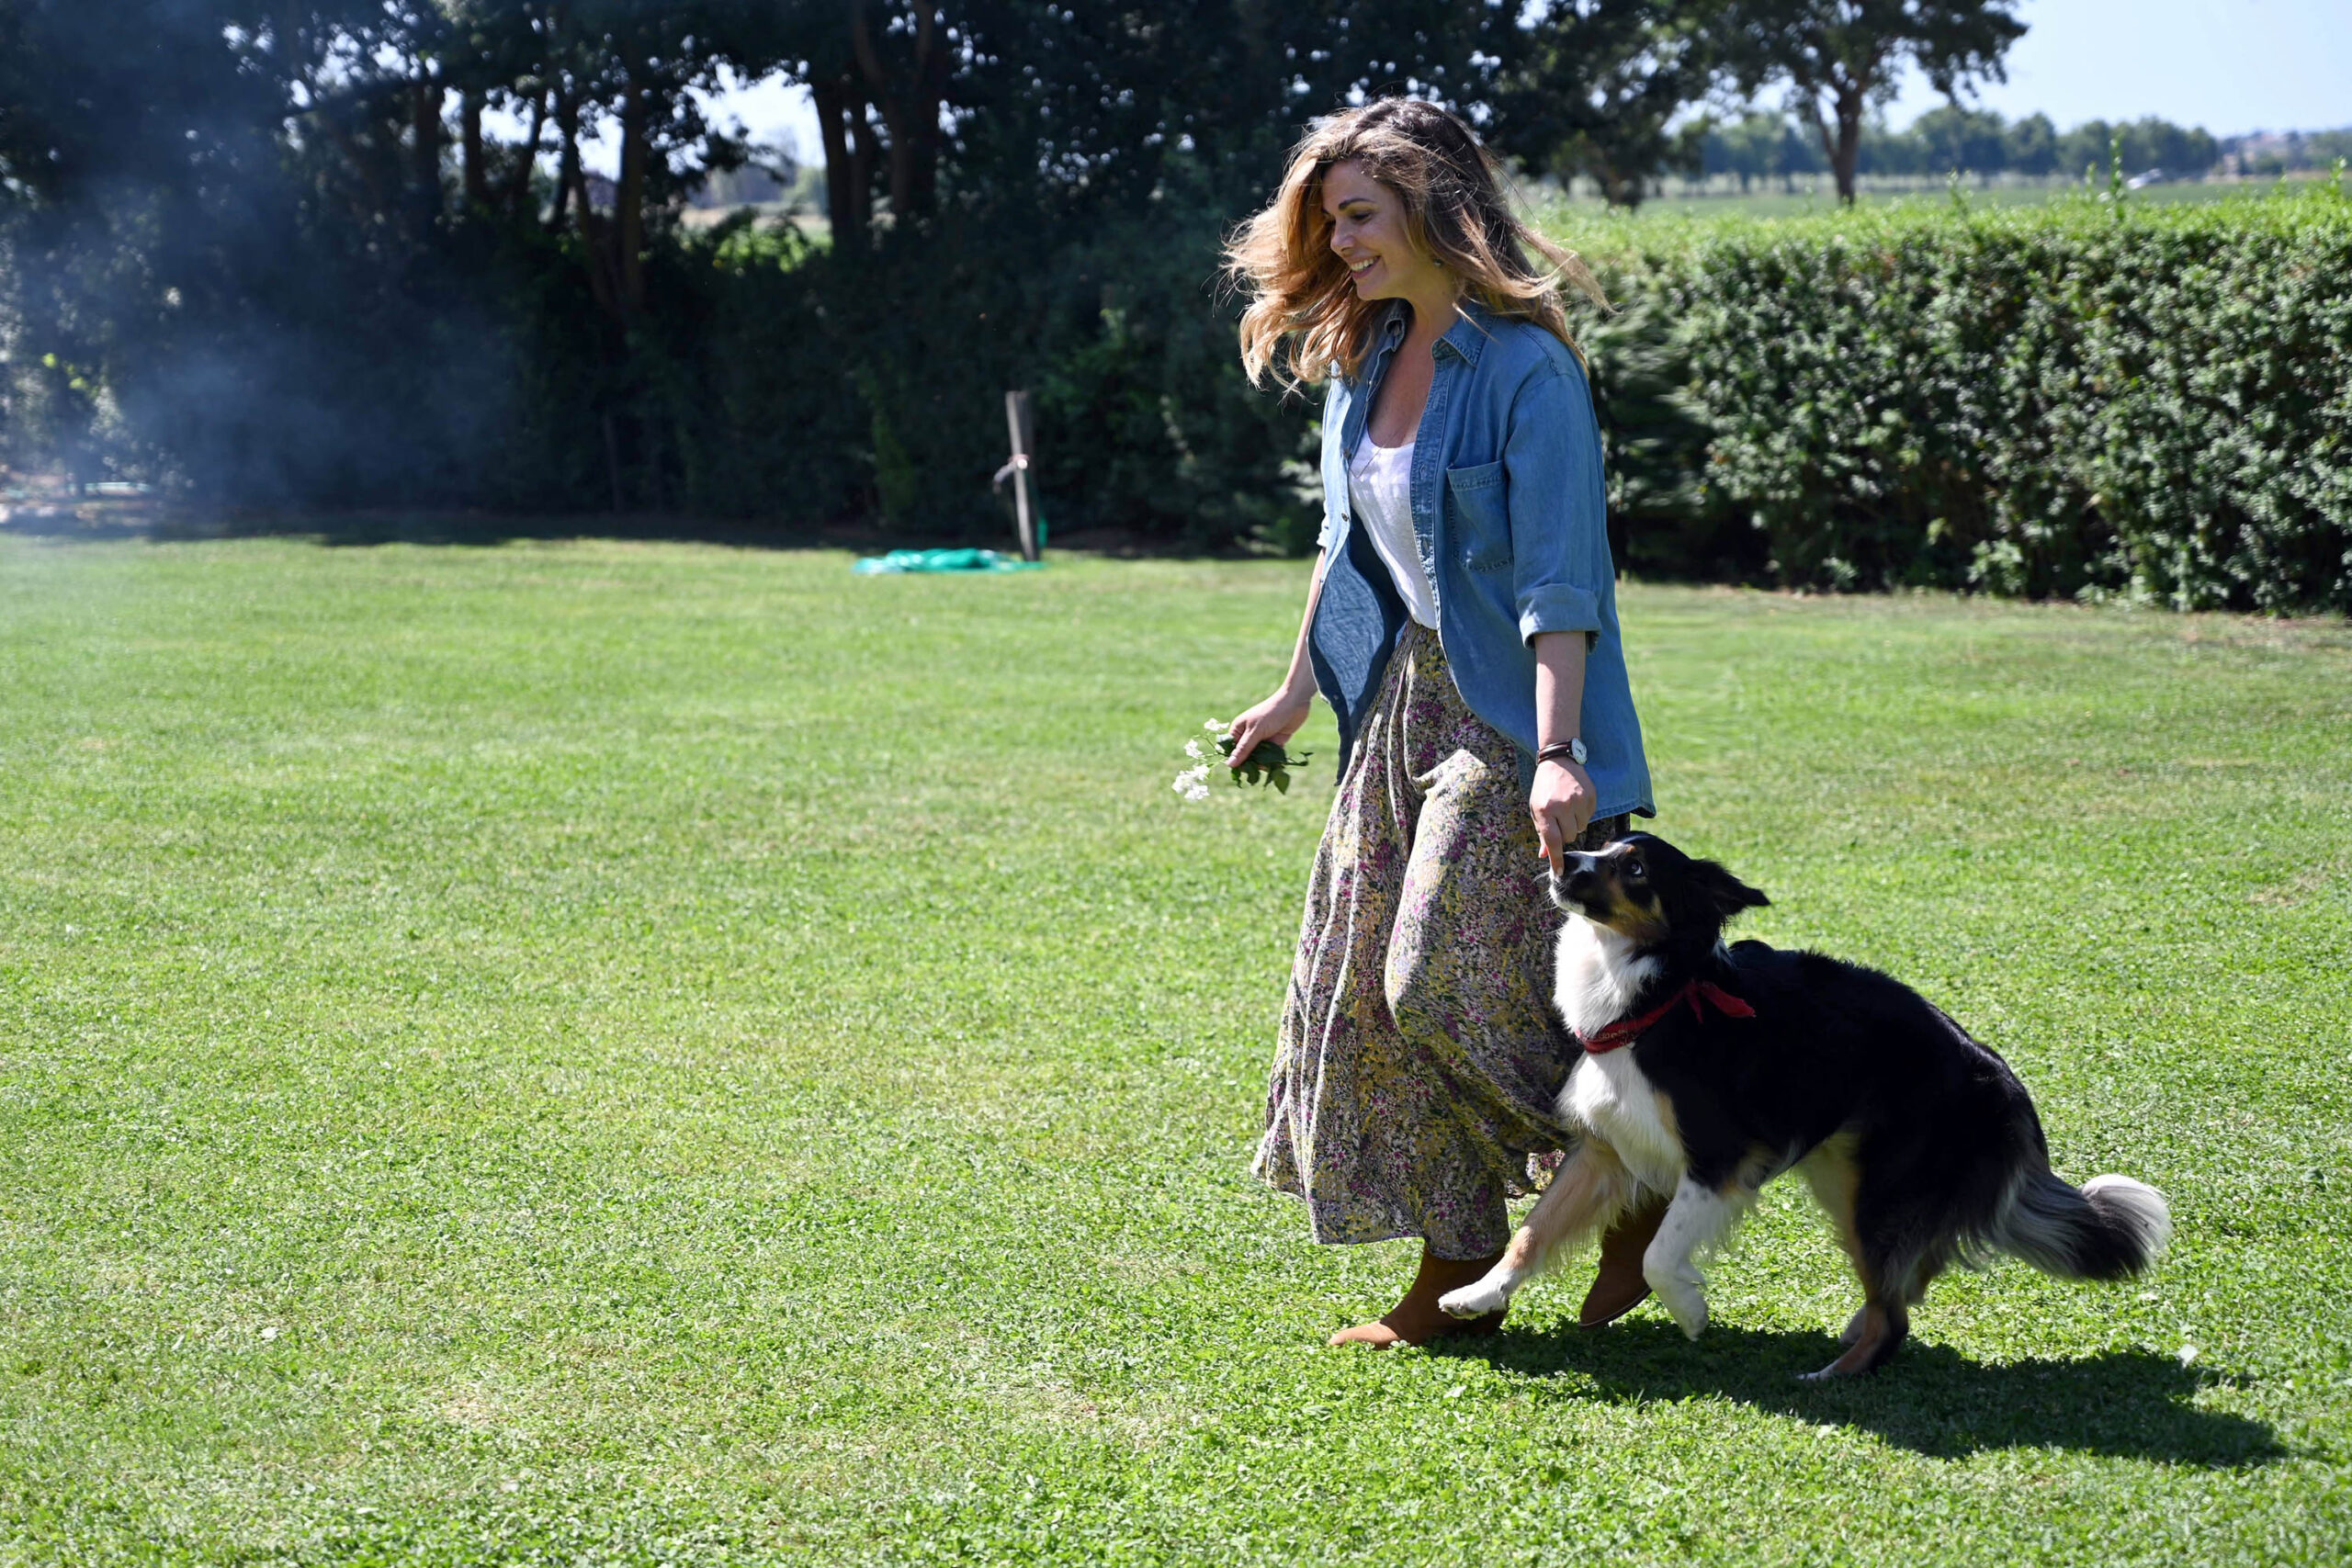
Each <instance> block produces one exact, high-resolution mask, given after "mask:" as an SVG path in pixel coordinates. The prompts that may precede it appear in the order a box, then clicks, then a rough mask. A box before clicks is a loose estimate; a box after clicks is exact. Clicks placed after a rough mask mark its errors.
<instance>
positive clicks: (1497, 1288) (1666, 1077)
mask: <svg viewBox="0 0 2352 1568" xmlns="http://www.w3.org/2000/svg"><path fill="white" fill-rule="evenodd" d="M1566 866H1567V869H1566V871H1565V872H1564V873H1563V874H1559V875H1557V876H1555V878H1554V879H1553V883H1552V898H1553V901H1554V902H1555V903H1556V904H1558V905H1559V906H1560V907H1561V908H1563V909H1565V910H1566V911H1567V912H1568V922H1567V926H1566V929H1565V930H1564V931H1562V932H1561V934H1560V947H1559V966H1558V987H1557V990H1556V992H1555V999H1556V1000H1557V1002H1558V1004H1559V1009H1560V1012H1561V1015H1562V1016H1563V1017H1564V1018H1565V1019H1566V1021H1567V1024H1568V1027H1569V1028H1570V1029H1571V1030H1573V1031H1574V1032H1575V1033H1576V1035H1577V1039H1578V1040H1579V1041H1580V1042H1581V1043H1583V1045H1584V1049H1585V1055H1583V1057H1582V1058H1580V1059H1579V1060H1578V1061H1577V1066H1576V1070H1575V1071H1574V1072H1572V1073H1571V1074H1570V1075H1569V1077H1568V1081H1567V1085H1566V1088H1564V1089H1562V1090H1561V1091H1560V1101H1559V1110H1560V1115H1561V1118H1562V1120H1564V1121H1566V1122H1569V1123H1570V1124H1571V1125H1573V1126H1575V1127H1577V1129H1579V1130H1580V1131H1581V1132H1582V1134H1584V1135H1583V1137H1582V1139H1581V1140H1580V1141H1579V1143H1578V1145H1577V1149H1576V1152H1575V1153H1574V1154H1573V1155H1572V1156H1570V1157H1569V1159H1568V1161H1567V1162H1566V1164H1565V1165H1563V1166H1562V1167H1561V1168H1560V1169H1559V1171H1558V1172H1557V1173H1556V1174H1555V1176H1554V1177H1553V1179H1552V1182H1551V1185H1550V1186H1549V1187H1547V1188H1546V1189H1545V1190H1544V1196H1543V1198H1542V1199H1541V1200H1540V1201H1538V1202H1537V1203H1536V1205H1535V1207H1534V1209H1533V1210H1532V1212H1531V1213H1529V1214H1528V1216H1527V1223H1526V1224H1524V1225H1522V1226H1521V1227H1520V1230H1519V1234H1518V1235H1515V1236H1513V1237H1512V1238H1511V1242H1510V1249H1509V1250H1508V1251H1506V1252H1505V1253H1504V1254H1503V1258H1502V1261H1501V1262H1499V1263H1498V1264H1496V1265H1495V1267H1494V1268H1493V1269H1491V1270H1489V1271H1488V1272H1487V1275H1486V1277H1485V1278H1483V1279H1481V1280H1478V1281H1477V1282H1476V1283H1475V1284H1471V1285H1467V1286H1464V1288H1462V1289H1461V1290H1458V1291H1454V1292H1451V1293H1449V1294H1447V1295H1446V1296H1445V1297H1444V1298H1443V1299H1442V1302H1441V1303H1440V1304H1441V1305H1442V1306H1443V1307H1444V1309H1445V1310H1446V1311H1447V1312H1449V1313H1452V1314H1454V1315H1456V1316H1459V1317H1476V1316H1479V1315H1481V1314H1486V1313H1490V1312H1495V1311H1498V1309H1500V1308H1501V1307H1502V1306H1503V1305H1504V1303H1507V1302H1509V1301H1510V1297H1511V1293H1512V1292H1514V1291H1516V1290H1518V1289H1519V1287H1520V1286H1521V1284H1522V1283H1524V1282H1525V1281H1526V1280H1527V1279H1528V1278H1529V1277H1530V1276H1531V1275H1532V1274H1534V1273H1535V1272H1536V1271H1537V1270H1538V1269H1541V1268H1543V1267H1544V1263H1545V1261H1546V1260H1547V1259H1548V1258H1551V1257H1553V1256H1554V1255H1555V1254H1556V1253H1558V1252H1560V1251H1561V1249H1563V1248H1566V1247H1573V1246H1575V1245H1576V1244H1578V1243H1581V1242H1582V1241H1584V1240H1586V1239H1587V1238H1589V1237H1590V1236H1592V1235H1597V1234H1599V1233H1600V1231H1602V1230H1604V1229H1606V1228H1607V1226H1608V1225H1609V1224H1610V1223H1611V1221H1613V1220H1614V1219H1615V1218H1616V1217H1617V1215H1618V1214H1619V1213H1621V1212H1622V1211H1623V1209H1624V1208H1625V1207H1626V1206H1627V1205H1628V1204H1629V1203H1630V1202H1632V1201H1634V1199H1635V1198H1636V1197H1637V1196H1639V1194H1640V1193H1641V1192H1642V1191H1643V1190H1649V1191H1653V1192H1658V1193H1665V1194H1671V1196H1672V1200H1673V1201H1672V1202H1671V1203H1670V1204H1669V1205H1668V1209H1667V1212H1666V1218H1665V1220H1664V1221H1663V1222H1662V1223H1661V1224H1659V1226H1658V1231H1657V1239H1655V1240H1654V1241H1652V1242H1651V1243H1650V1246H1649V1250H1648V1251H1647V1252H1646V1253H1645V1255H1644V1256H1643V1259H1642V1273H1643V1276H1644V1277H1645V1279H1646V1280H1648V1281H1649V1284H1650V1288H1651V1289H1652V1290H1654V1291H1656V1292H1657V1294H1658V1297H1659V1299H1660V1300H1661V1301H1663V1302H1664V1303H1666V1308H1667V1310H1668V1312H1670V1313H1671V1314H1674V1321H1675V1322H1676V1323H1677V1324H1678V1325H1680V1327H1681V1329H1682V1331H1683V1333H1685V1334H1687V1335H1689V1336H1690V1337H1692V1338H1694V1339H1695V1338H1697V1337H1699V1333H1700V1331H1701V1330H1702V1329H1703V1328H1705V1327H1706V1325H1707V1302H1706V1297H1705V1296H1704V1295H1703V1294H1702V1286H1703V1284H1704V1280H1702V1278H1701V1277H1700V1274H1699V1270H1698V1268H1697V1266H1696V1264H1695V1262H1694V1261H1693V1259H1694V1258H1695V1257H1696V1255H1697V1254H1698V1253H1699V1252H1700V1251H1701V1250H1702V1248H1706V1247H1712V1246H1713V1245H1714V1244H1716V1243H1717V1242H1719V1241H1721V1240H1722V1239H1723V1238H1724V1236H1725V1235H1728V1234H1729V1233H1730V1231H1731V1229H1732V1227H1733V1226H1734V1225H1735V1224H1737V1223H1738V1222H1739V1220H1740V1218H1741V1216H1742V1215H1743V1214H1745V1213H1747V1209H1748V1207H1749V1206H1750V1205H1751V1204H1752V1203H1753V1202H1754V1201H1755V1199H1756V1194H1757V1191H1758V1189H1760V1188H1761V1187H1762V1186H1763V1185H1764V1184H1765V1183H1766V1182H1768V1181H1770V1180H1771V1179H1773V1178H1774V1177H1776V1176H1779V1175H1781V1173H1782V1172H1783V1171H1786V1170H1789V1169H1791V1168H1794V1169H1796V1170H1798V1171H1800V1172H1801V1173H1803V1175H1804V1179H1805V1180H1806V1182H1807V1184H1808V1185H1810V1186H1811V1188H1812V1189H1813V1195H1814V1198H1815V1200H1816V1201H1818V1202H1819V1203H1820V1204H1821V1206H1822V1208H1823V1209H1825V1210H1826V1211H1827V1212H1828V1214H1829V1218H1830V1221H1831V1223H1832V1224H1834V1225H1835V1226H1836V1227H1837V1231H1838V1239H1839V1241H1840V1242H1841V1243H1842V1244H1843V1245H1844V1247H1845V1249H1846V1254H1847V1256H1848V1257H1849V1258H1851V1259H1852V1260H1853V1265H1854V1272H1855V1273H1856V1274H1858V1275H1860V1277H1861V1283H1862V1307H1861V1310H1860V1311H1859V1312H1857V1313H1856V1314H1854V1317H1853V1320H1852V1321H1851V1322H1850V1323H1849V1324H1848V1325H1847V1326H1846V1332H1845V1335H1844V1337H1843V1338H1842V1340H1841V1343H1843V1344H1844V1345H1845V1347H1846V1349H1845V1353H1844V1354H1842V1355H1840V1356H1839V1357H1838V1359H1836V1360H1835V1361H1833V1362H1831V1363H1830V1364H1829V1365H1828V1366H1826V1367H1825V1368H1823V1369H1822V1370H1821V1371H1818V1372H1815V1373H1812V1374H1810V1375H1811V1376H1813V1377H1816V1378H1821V1377H1838V1376H1845V1375H1849V1374H1852V1373H1860V1372H1868V1371H1874V1370H1876V1369H1877V1368H1878V1367H1880V1366H1881V1365H1883V1363H1884V1362H1885V1361H1886V1359H1888V1358H1889V1357H1890V1356H1892V1355H1894V1352H1895V1349H1896V1348H1897V1347H1899V1346H1900V1345H1901V1344H1902V1343H1903V1339H1904V1337H1905V1334H1907V1333H1908V1332H1909V1326H1910V1309H1911V1307H1912V1306H1913V1305H1914V1304H1915V1303H1917V1301H1918V1300H1919V1298H1920V1296H1921V1295H1922V1294H1924V1293H1925V1292H1926V1291H1927V1288H1928V1282H1929V1281H1931V1280H1934V1279H1935V1277H1936V1276H1937V1275H1938V1274H1939V1273H1940V1272H1942V1271H1943V1270H1944V1269H1946V1268H1948V1267H1950V1266H1951V1265H1952V1264H1954V1263H1959V1264H1962V1265H1968V1266H1973V1265H1974V1264H1977V1263H1979V1262H1981V1261H1983V1260H1985V1258H1989V1257H1990V1256H1991V1255H1993V1254H1996V1253H2007V1254H2009V1255H2011V1256H2013V1257H2016V1258H2022V1259H2024V1260H2025V1261H2026V1262H2028V1263H2030V1264H2031V1265H2033V1267H2035V1268H2037V1269H2041V1270H2042V1271H2043V1272H2044V1273H2047V1274H2052V1275H2056V1276H2059V1277H2061V1278H2066V1279H2089V1280H2112V1279H2120V1278H2121V1277H2123V1276H2125V1275H2129V1274H2135V1273H2137V1272H2139V1271H2140V1270H2141V1269H2144V1268H2146V1267H2147V1266H2148V1264H2149V1263H2150V1262H2151V1261H2152V1260H2153V1259H2154V1258H2155V1256H2156V1254H2157V1253H2158V1252H2159V1251H2160V1250H2162V1248H2163V1247H2164V1244H2165V1239H2166V1237H2167V1236H2168V1235H2170V1233H2171V1228H2172V1222H2171V1216H2170V1214H2169V1213H2168V1212H2167V1210H2166V1209H2165V1201H2164V1198H2163V1196H2162V1194H2160V1193H2158V1192H2157V1191H2156V1190H2155V1189H2154V1188H2152V1187H2148V1186H2145V1185H2143V1183H2140V1182H2137V1181H2133V1180H2131V1179H2130V1178H2128V1177H2122V1176H2100V1177H2094V1178H2093V1179H2091V1180H2090V1181H2088V1182H2087V1183H2086V1184H2085V1185H2084V1186H2083V1187H2081V1188H2080V1189H2076V1188H2074V1187H2070V1186H2068V1185H2067V1184H2066V1183H2065V1182H2064V1181H2063V1180H2061V1179H2059V1178H2057V1177H2056V1176H2053V1175H2052V1174H2051V1170H2050V1151H2049V1146H2048V1145H2047V1144H2045V1143H2044V1142H2043V1140H2042V1135H2041V1119H2040V1118H2039V1117H2037V1116H2036V1115H2035V1114H2034V1110H2033V1101H2032V1100H2031V1099H2030V1098H2029V1097H2028V1096H2027V1094H2026V1091H2025V1086H2024V1085H2023V1084H2021V1083H2019V1082H2018V1079H2017V1075H2016V1074H2014V1073H2012V1072H2011V1071H2009V1067H2008V1064H2007V1063H2006V1062H2004V1061H2002V1060H2001V1058H2000V1057H1999V1056H1998V1055H1996V1054H1995V1053H1994V1052H1993V1051H1992V1049H1991V1048H1990V1047H1988V1046H1986V1045H1985V1044H1983V1043H1980V1042H1978V1041H1976V1040H1974V1039H1973V1038H1971V1037H1970V1035H1969V1033H1968V1032H1967V1031H1966V1030H1964V1029H1962V1028H1961V1027H1960V1025H1958V1024H1957V1023H1954V1022H1953V1021H1951V1019H1949V1018H1947V1017H1946V1016H1944V1014H1943V1013H1942V1012H1940V1011H1939V1010H1937V1009H1936V1008H1935V1007H1934V1006H1932V1005H1931V1004H1929V1003H1928V1001H1927V1000H1926V998H1922V997H1921V996H1920V995H1919V994H1918V993H1917V991H1914V990H1912V989H1911V988H1910V987H1907V986H1905V985H1903V984H1902V983H1900V982H1899V981H1896V980H1894V979H1892V978H1890V977H1889V976H1884V975H1882V974H1880V973H1878V972H1877V971H1876V970H1872V969H1865V968H1863V967H1861V966H1860V964H1847V963H1843V962H1841V961H1839V960H1838V959H1835V958H1828V957H1825V956H1823V955H1822V954H1820V953H1786V952H1781V951H1780V950H1778V949H1775V948H1772V947H1769V946H1767V945H1766V944H1764V943H1763V942H1740V943H1738V944H1736V946H1731V947H1725V946H1724V943H1723V940H1722V932H1723V928H1724V922H1725V921H1726V920H1728V919H1731V918H1732V917H1733V916H1734V915H1736V914H1738V913H1739V912H1740V911H1741V910H1742V909H1747V908H1759V907H1761V906H1763V905H1765V904H1766V903H1768V902H1769V900H1768V899H1766V898H1765V897H1764V895H1763V894H1761V893H1758V891H1756V889H1754V888H1753V887H1750V886H1747V884H1745V883H1743V882H1741V881H1740V880H1739V879H1738V878H1736V877H1735V876H1733V875H1732V874H1730V873H1729V872H1727V871H1725V870H1724V868H1723V867H1722V866H1720V865H1717V864H1715V863H1713V861H1702V860H1693V859H1691V857H1690V856H1688V855H1686V854H1684V853H1682V852H1681V851H1679V850H1678V849H1676V848H1675V847H1674V846H1673V845H1671V844H1669V843H1668V842H1667V841H1666V840H1663V839H1659V838H1657V837H1654V836H1653V835H1651V834H1648V833H1633V834H1629V835H1627V836H1626V837H1624V838H1622V839H1619V840H1616V841H1615V842H1614V843H1611V845H1610V846H1609V847H1608V848H1606V849H1604V850H1601V851H1600V852H1596V853H1590V854H1571V855H1569V856H1568V857H1567V861H1566Z"/></svg>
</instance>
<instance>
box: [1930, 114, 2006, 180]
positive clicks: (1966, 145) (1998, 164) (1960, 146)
mask: <svg viewBox="0 0 2352 1568" xmlns="http://www.w3.org/2000/svg"><path fill="white" fill-rule="evenodd" d="M2004 130H2007V126H2006V125H2004V124H2003V122H2002V119H2001V117H2000V116H1999V115H1997V114H1996V113H1994V112H1992V111H1991V110H1989V109H1967V108H1962V107H1960V106H1958V105H1957V104H1944V105H1941V106H1939V107H1936V108H1932V109H1929V110H1928V112H1927V113H1925V114H1923V115H1921V116H1920V117H1919V118H1917V120H1914V121H1913V122H1912V125H1911V136H1912V139H1913V140H1915V141H1917V142H1918V143H1919V151H1920V154H1921V158H1922V160H1923V162H1924V164H1925V168H1924V170H1923V171H1922V172H1924V173H1926V174H1929V175H1946V174H1951V173H1953V172H1954V171H1960V172H1963V173H1967V174H1972V175H1979V176H1984V175H1996V174H1998V173H2000V171H2001V170H2002V169H2003V168H2004V167H2006V166H2007V160H2008V149H2007V146H2006V145H2005V144H2004V141H2003V137H2002V132H2003V131H2004Z"/></svg>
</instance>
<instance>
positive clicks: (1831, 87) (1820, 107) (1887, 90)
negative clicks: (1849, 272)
mask: <svg viewBox="0 0 2352 1568" xmlns="http://www.w3.org/2000/svg"><path fill="white" fill-rule="evenodd" d="M2016 4H2017V0H1727V3H1726V4H1725V6H1724V15H1723V17H1722V18H1721V20H1720V22H1719V23H1718V24H1717V27H1718V36H1719V38H1720V41H1721V44H1722V47H1723V49H1724V54H1725V57H1726V60H1727V62H1728V63H1729V65H1730V67H1731V70H1732V73H1733V74H1734V76H1735V78H1736V80H1737V82H1738V84H1739V86H1740V89H1741V90H1742V91H1743V92H1748V93H1753V92H1755V91H1756V90H1758V88H1760V87H1762V86H1764V85H1766V84H1768V83H1771V82H1781V83H1784V84H1786V85H1787V86H1788V89H1789V94H1790V97H1791V99H1792V106H1793V107H1794V108H1795V109H1796V111H1797V112H1798V113H1799V114H1800V115H1802V116H1804V118H1807V119H1808V120H1810V121H1811V122H1812V124H1813V127H1814V131H1815V135H1816V136H1817V137H1819V139H1820V141H1821V147H1822V152H1824V153H1825V154H1826V156H1827V157H1828V160H1829V166H1830V168H1831V170H1832V171H1833V172H1834V173H1835V174H1836V175H1837V178H1838V199H1839V200H1840V201H1844V202H1847V203H1849V204H1850V203H1851V202H1852V201H1853V199H1854V171H1855V165H1856V163H1857V161H1858V159H1859V156H1860V150H1861V139H1862V121H1863V118H1864V117H1865V115H1866V114H1867V113H1868V111H1869V110H1870V108H1871V107H1872V106H1873V105H1879V104H1883V103H1885V102H1887V101H1888V100H1889V99H1890V98H1892V97H1893V96H1894V90H1895V86H1896V77H1897V73H1898V72H1899V71H1900V68H1901V67H1902V65H1903V64H1904V62H1906V61H1908V62H1912V63H1915V64H1917V66H1918V67H1919V68H1920V70H1922V71H1924V72H1926V73H1927V76H1928V81H1930V82H1931V83H1933V84H1934V85H1935V86H1936V89H1937V90H1938V91H1939V92H1940V93H1942V94H1943V95H1944V96H1946V97H1947V98H1950V99H1951V100H1952V102H1953V103H1954V104H1957V103H1958V102H1959V98H1960V94H1961V93H1962V91H1963V90H1965V89H1966V88H1968V87H1969V86H1971V85H1973V83H1974V82H1976V81H1978V80H1982V79H1986V78H1989V79H1991V80H1993V81H1996V82H1998V81H2006V80H2007V73H2006V72H2005V70H2004V69H2003V66H2002V63H2001V57H2002V55H2003V54H2005V53H2006V52H2007V50H2008V47H2009V45H2011V44H2012V43H2015V42H2016V41H2017V40H2018V39H2019V38H2022V37H2023V36H2024V35H2025V24H2024V23H2022V22H2020V21H2018V19H2017V17H2015V16H2014V15H2013V14H2012V13H2013V12H2014V10H2015V8H2016Z"/></svg>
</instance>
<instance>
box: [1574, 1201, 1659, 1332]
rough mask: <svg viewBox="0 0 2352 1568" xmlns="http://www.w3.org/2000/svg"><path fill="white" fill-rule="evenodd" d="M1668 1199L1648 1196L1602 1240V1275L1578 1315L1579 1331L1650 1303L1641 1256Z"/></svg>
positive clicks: (1628, 1212) (1606, 1322)
mask: <svg viewBox="0 0 2352 1568" xmlns="http://www.w3.org/2000/svg"><path fill="white" fill-rule="evenodd" d="M1666 1205H1667V1200H1666V1199H1664V1198H1662V1197H1656V1196H1653V1195H1650V1194H1647V1193H1645V1194H1644V1195H1643V1196H1642V1198H1641V1199H1640V1200H1639V1201H1636V1202H1635V1203H1634V1206H1633V1207H1632V1208H1629V1209H1627V1210H1626V1211H1625V1212H1624V1213H1622V1214H1620V1215H1618V1216H1617V1223H1616V1224H1613V1225H1611V1226H1610V1227H1609V1234H1608V1235H1604V1236H1602V1237H1601V1238H1600V1277H1599V1278H1597V1279H1595V1280H1593V1282H1592V1289H1591V1290H1589V1291H1587V1292H1585V1297H1584V1307H1583V1310H1582V1311H1580V1312H1578V1313H1577V1327H1578V1328H1600V1327H1603V1326H1605V1325H1609V1324H1611V1323H1614V1322H1616V1321H1617V1320H1618V1319H1619V1318H1621V1317H1623V1316H1624V1315H1625V1314H1627V1313H1629V1312H1631V1311H1633V1310H1634V1308H1635V1307H1637V1306H1639V1305H1641V1304H1642V1303H1644V1302H1645V1301H1647V1300H1648V1299H1649V1293H1650V1282H1649V1281H1648V1280H1645V1279H1644V1278H1642V1254H1644V1253H1645V1252H1647V1251H1648V1250H1649V1249H1650V1238H1651V1237H1652V1236H1654V1235H1657V1227H1658V1224H1659V1223H1660V1222H1661V1221H1663V1220H1664V1219H1665V1218H1666Z"/></svg>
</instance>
